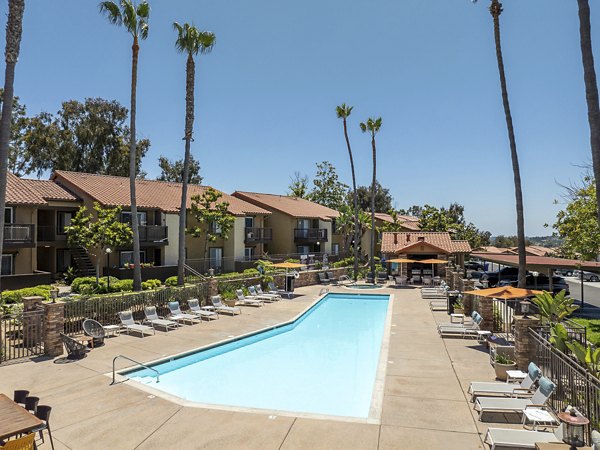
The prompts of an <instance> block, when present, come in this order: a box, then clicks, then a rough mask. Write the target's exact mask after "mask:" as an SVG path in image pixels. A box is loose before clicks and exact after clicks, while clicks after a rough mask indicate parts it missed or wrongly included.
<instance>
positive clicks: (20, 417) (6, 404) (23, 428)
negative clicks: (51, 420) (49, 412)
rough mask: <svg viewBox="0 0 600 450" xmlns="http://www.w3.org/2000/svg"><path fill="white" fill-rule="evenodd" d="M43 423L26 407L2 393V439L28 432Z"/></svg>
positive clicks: (0, 426)
mask: <svg viewBox="0 0 600 450" xmlns="http://www.w3.org/2000/svg"><path fill="white" fill-rule="evenodd" d="M43 424H44V422H42V421H41V420H40V419H38V418H37V417H35V416H34V415H33V414H31V413H30V412H29V411H27V410H26V409H25V408H23V407H22V406H20V405H17V404H16V403H15V402H13V401H12V400H11V399H10V398H8V397H7V396H6V395H4V394H0V439H5V438H9V437H11V436H15V435H17V434H20V433H27V432H29V431H31V430H33V429H35V428H37V427H39V426H40V425H43Z"/></svg>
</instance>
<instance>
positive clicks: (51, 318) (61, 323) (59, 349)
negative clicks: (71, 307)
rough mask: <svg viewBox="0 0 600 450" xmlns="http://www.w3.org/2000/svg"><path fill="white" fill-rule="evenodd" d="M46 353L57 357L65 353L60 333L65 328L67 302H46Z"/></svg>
mask: <svg viewBox="0 0 600 450" xmlns="http://www.w3.org/2000/svg"><path fill="white" fill-rule="evenodd" d="M44 312H45V314H44V316H45V318H44V353H45V354H46V355H48V356H52V357H56V356H60V355H62V354H63V342H62V338H61V337H60V333H63V332H64V329H65V304H64V303H63V302H56V303H44Z"/></svg>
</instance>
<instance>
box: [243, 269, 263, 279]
mask: <svg viewBox="0 0 600 450" xmlns="http://www.w3.org/2000/svg"><path fill="white" fill-rule="evenodd" d="M242 273H243V274H244V275H248V276H252V277H257V276H259V275H260V272H259V271H258V269H252V268H250V269H246V270H244V272H242Z"/></svg>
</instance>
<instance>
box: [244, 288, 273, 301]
mask: <svg viewBox="0 0 600 450" xmlns="http://www.w3.org/2000/svg"><path fill="white" fill-rule="evenodd" d="M248 292H250V297H251V298H252V299H253V300H262V301H263V302H267V303H273V302H274V301H275V300H273V297H271V296H269V295H265V294H259V293H258V291H257V290H256V287H254V286H248Z"/></svg>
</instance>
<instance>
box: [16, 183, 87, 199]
mask: <svg viewBox="0 0 600 450" xmlns="http://www.w3.org/2000/svg"><path fill="white" fill-rule="evenodd" d="M21 183H24V184H25V185H26V186H27V187H28V188H29V189H31V190H33V191H34V192H36V193H37V194H38V195H39V196H40V197H42V198H43V199H44V200H60V201H67V202H76V201H79V200H80V199H79V198H78V197H76V196H75V195H74V194H73V193H71V192H69V191H68V190H67V189H65V188H64V187H63V186H60V185H58V184H56V183H55V182H54V181H51V180H30V179H27V178H21Z"/></svg>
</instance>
